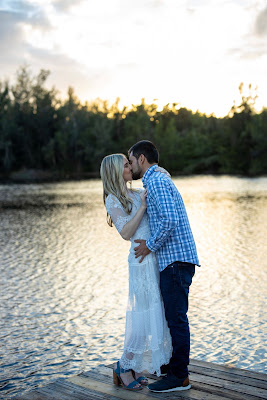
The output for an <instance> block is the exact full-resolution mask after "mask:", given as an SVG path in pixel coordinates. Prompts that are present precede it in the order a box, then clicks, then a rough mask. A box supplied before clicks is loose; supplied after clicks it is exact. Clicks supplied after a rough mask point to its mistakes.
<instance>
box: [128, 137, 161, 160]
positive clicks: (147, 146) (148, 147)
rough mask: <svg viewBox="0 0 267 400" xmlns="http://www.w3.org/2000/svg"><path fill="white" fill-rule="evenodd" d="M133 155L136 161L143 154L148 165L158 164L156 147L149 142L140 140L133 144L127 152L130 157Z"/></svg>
mask: <svg viewBox="0 0 267 400" xmlns="http://www.w3.org/2000/svg"><path fill="white" fill-rule="evenodd" d="M131 153H133V156H134V157H135V158H136V159H137V160H138V158H139V157H140V156H141V154H143V155H144V156H145V157H146V159H147V161H148V162H149V164H153V163H157V164H158V162H159V152H158V149H157V148H156V146H155V145H154V144H153V143H152V142H150V141H149V140H141V141H140V142H137V143H136V144H134V145H133V146H132V147H131V148H130V150H129V151H128V154H129V155H130V154H131Z"/></svg>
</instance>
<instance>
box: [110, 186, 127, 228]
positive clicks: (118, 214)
mask: <svg viewBox="0 0 267 400" xmlns="http://www.w3.org/2000/svg"><path fill="white" fill-rule="evenodd" d="M105 205H106V209H107V212H108V214H109V215H110V216H111V219H112V222H113V223H114V225H115V227H116V229H117V231H118V232H119V233H120V232H121V230H122V228H123V227H124V225H126V224H127V222H129V221H130V220H131V215H129V214H127V213H126V212H125V210H124V208H123V206H122V205H121V203H120V202H119V200H118V199H117V197H115V196H113V195H111V194H110V195H108V197H107V198H106V204H105Z"/></svg>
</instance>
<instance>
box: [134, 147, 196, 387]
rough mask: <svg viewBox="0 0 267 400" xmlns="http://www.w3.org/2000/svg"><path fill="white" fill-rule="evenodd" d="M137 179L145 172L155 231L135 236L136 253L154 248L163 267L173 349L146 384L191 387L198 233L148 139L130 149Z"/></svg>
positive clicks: (164, 289)
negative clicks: (162, 370)
mask: <svg viewBox="0 0 267 400" xmlns="http://www.w3.org/2000/svg"><path fill="white" fill-rule="evenodd" d="M129 160H130V163H131V166H132V175H133V179H140V178H142V181H143V186H144V188H146V189H147V191H148V195H147V212H148V216H149V224H150V230H151V236H150V238H149V239H148V240H146V241H145V240H135V242H137V243H139V246H137V247H136V248H135V256H136V257H141V258H140V262H142V261H143V259H144V258H145V257H146V256H147V254H149V253H150V252H151V251H153V252H156V254H157V259H158V264H159V270H160V289H161V293H162V297H163V302H164V307H165V315H166V320H167V322H168V326H169V328H170V333H171V337H172V346H173V352H172V357H171V359H170V363H169V365H168V368H167V376H166V377H164V378H162V379H160V380H158V381H157V382H155V383H153V384H150V385H148V388H149V390H151V391H154V392H171V391H178V390H187V389H190V387H191V385H190V383H189V378H188V364H189V351H190V332H189V324H188V319H187V311H188V294H189V287H190V285H191V283H192V278H193V276H194V273H195V265H199V261H198V256H197V250H196V246H195V242H194V238H193V235H192V232H191V228H190V225H189V221H188V217H187V213H186V210H185V206H184V203H183V200H182V197H181V195H180V193H179V192H178V190H177V188H176V186H175V185H174V183H173V182H172V180H171V178H170V175H169V174H168V172H167V171H165V170H164V169H163V168H160V167H159V166H158V161H159V154H158V151H157V148H156V147H155V145H154V144H153V143H151V142H149V141H147V140H142V141H141V142H138V143H136V144H135V145H134V146H132V147H131V148H130V150H129Z"/></svg>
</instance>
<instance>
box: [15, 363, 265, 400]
mask: <svg viewBox="0 0 267 400" xmlns="http://www.w3.org/2000/svg"><path fill="white" fill-rule="evenodd" d="M111 368H112V365H109V366H107V367H99V368H96V369H93V370H92V371H89V372H83V373H82V374H80V375H78V376H74V377H70V378H66V379H58V380H57V381H55V382H53V383H51V384H48V385H47V386H44V387H41V388H38V389H36V390H34V391H32V392H26V393H25V394H23V395H21V396H16V397H14V398H13V399H15V400H93V399H98V400H119V399H124V400H128V399H130V400H149V399H153V398H154V399H187V400H224V399H225V400H226V399H228V400H229V399H231V400H262V399H267V375H266V374H262V373H258V372H253V371H249V370H244V369H238V368H231V367H225V366H222V365H217V364H213V363H209V362H204V361H198V360H191V364H190V366H189V370H190V383H191V386H192V387H191V389H190V390H187V391H184V392H171V393H153V392H150V391H149V390H148V389H147V388H144V389H143V390H141V391H138V392H131V391H128V390H124V389H122V387H117V386H115V385H114V384H113V380H112V370H111ZM147 376H148V378H149V382H153V381H155V380H156V379H159V378H157V377H155V376H154V375H149V374H148V375H147Z"/></svg>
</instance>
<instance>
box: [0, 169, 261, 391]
mask: <svg viewBox="0 0 267 400" xmlns="http://www.w3.org/2000/svg"><path fill="white" fill-rule="evenodd" d="M174 182H175V184H176V185H177V187H178V188H179V190H180V192H181V194H182V196H183V199H184V202H185V205H186V208H187V211H188V215H189V219H190V222H191V227H192V230H193V233H194V236H195V240H196V243H197V248H198V253H199V258H200V262H201V268H198V269H197V271H196V275H195V277H194V280H193V284H192V286H191V292H190V311H189V319H190V326H191V339H192V345H191V357H192V358H196V359H199V360H205V361H211V362H215V363H219V364H223V365H231V366H235V367H239V368H247V369H251V370H254V371H259V372H265V371H266V353H265V351H266V347H265V343H266V342H264V341H265V340H266V336H265V335H266V313H265V312H266V308H265V304H266V297H265V296H266V285H267V276H266V275H267V268H266V238H267V224H266V216H267V213H266V210H267V206H266V205H267V202H266V200H267V178H257V179H256V178H255V179H245V178H237V177H228V176H222V177H213V176H205V177H203V176H198V177H189V178H188V177H187V178H174ZM138 185H139V186H140V185H141V181H139V182H135V187H137V186H138ZM0 218H1V231H0V247H1V248H0V250H1V252H0V272H1V277H0V285H1V302H0V398H5V399H8V398H11V397H12V396H14V395H15V394H18V393H24V392H25V391H27V390H32V389H33V388H35V387H37V386H42V385H45V384H47V383H48V382H51V381H53V380H55V379H57V378H59V377H66V376H70V375H76V374H78V373H79V372H81V371H83V370H89V369H91V368H93V367H96V366H98V365H100V364H101V365H105V364H108V363H111V362H113V361H116V360H117V359H118V358H119V357H120V354H121V350H122V346H123V337H124V318H125V309H126V303H127V295H128V293H127V291H128V269H127V268H128V267H127V257H128V249H129V242H126V241H124V240H123V239H121V237H120V236H119V234H118V233H117V232H116V230H115V228H110V227H109V226H108V225H107V224H106V213H105V209H104V207H103V203H102V186H101V182H100V181H99V180H92V181H81V182H64V183H53V184H40V185H39V184H32V185H2V186H0ZM1 396H2V397H1Z"/></svg>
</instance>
